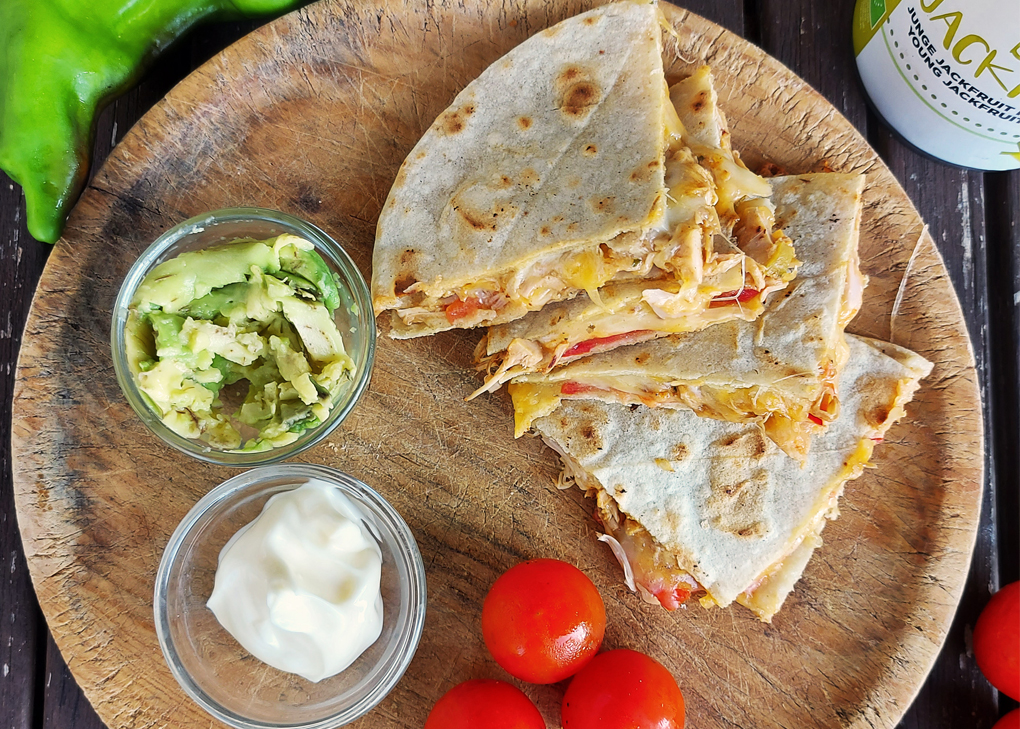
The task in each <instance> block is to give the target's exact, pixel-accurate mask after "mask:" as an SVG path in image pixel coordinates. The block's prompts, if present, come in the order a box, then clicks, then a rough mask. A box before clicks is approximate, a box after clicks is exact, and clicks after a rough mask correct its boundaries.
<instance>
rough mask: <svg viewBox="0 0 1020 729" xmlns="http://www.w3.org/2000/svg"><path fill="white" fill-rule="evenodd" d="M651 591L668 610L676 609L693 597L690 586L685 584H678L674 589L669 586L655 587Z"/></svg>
mask: <svg viewBox="0 0 1020 729" xmlns="http://www.w3.org/2000/svg"><path fill="white" fill-rule="evenodd" d="M651 593H652V595H654V596H655V599H656V600H658V601H659V604H660V605H662V607H664V608H666V609H667V610H676V609H677V608H678V607H680V606H681V605H683V604H684V603H685V602H687V601H688V600H689V599H690V597H691V590H690V588H689V587H687V586H686V585H683V584H681V585H676V586H675V587H673V588H672V589H669V588H668V587H663V588H661V589H653V590H651Z"/></svg>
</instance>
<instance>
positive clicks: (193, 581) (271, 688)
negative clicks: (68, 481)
mask: <svg viewBox="0 0 1020 729" xmlns="http://www.w3.org/2000/svg"><path fill="white" fill-rule="evenodd" d="M310 479H318V480H321V481H325V482H327V483H329V484H331V485H332V486H334V487H336V488H337V489H339V490H340V492H341V493H342V494H343V495H344V496H346V497H347V498H349V499H350V500H351V501H353V502H354V504H355V506H357V507H358V509H359V510H360V511H361V512H362V514H363V515H364V517H365V521H366V526H367V527H368V529H369V531H370V532H371V533H372V534H373V536H374V537H375V538H376V540H377V541H378V543H379V547H380V549H381V552H382V559H383V563H382V583H381V588H382V598H383V628H382V634H381V635H380V636H379V639H378V640H376V642H375V643H373V644H372V645H371V646H370V647H369V648H368V650H366V651H365V652H364V653H363V654H362V655H361V656H360V657H359V658H358V659H357V660H355V662H354V663H353V664H352V665H351V666H349V667H348V668H347V669H345V670H343V671H341V672H340V673H338V674H336V675H335V676H331V677H329V678H326V679H323V680H322V681H319V682H318V683H312V682H311V681H307V680H305V679H303V678H301V677H300V676H297V675H294V674H290V673H285V672H283V671H279V670H277V669H275V668H272V667H270V666H267V665H266V664H264V663H262V662H261V661H259V660H258V659H256V658H254V657H253V656H251V655H250V654H249V653H248V652H247V651H245V650H244V649H243V648H242V647H241V646H240V645H239V644H238V643H237V641H235V640H234V639H233V637H231V636H230V634H228V633H227V632H226V630H224V629H223V627H222V626H221V625H220V624H219V622H218V621H217V620H216V617H215V615H213V613H212V611H211V610H209V608H208V607H206V601H207V600H208V599H209V595H210V594H211V593H212V589H213V582H214V578H215V574H216V566H217V563H218V559H219V554H220V550H221V549H222V548H223V546H224V545H225V544H226V543H227V541H228V540H229V539H230V538H231V537H232V536H233V535H234V534H235V533H236V532H237V531H238V530H239V529H240V528H241V527H243V526H245V525H246V524H248V523H249V522H251V521H253V520H254V519H255V518H256V517H257V516H258V515H259V514H260V513H261V511H262V507H263V506H264V505H265V503H266V502H267V501H268V500H269V499H270V498H271V497H272V496H274V495H275V494H278V493H281V492H283V491H288V490H291V489H295V488H297V487H299V486H300V485H301V484H303V483H305V482H307V481H308V480H310ZM425 605H426V586H425V568H424V564H423V563H422V558H421V553H420V552H419V550H418V545H417V544H416V543H415V540H414V536H413V535H412V534H411V530H410V529H409V528H408V526H407V524H406V523H405V522H404V520H403V519H401V517H400V515H399V514H397V512H396V511H395V510H394V509H393V507H392V506H391V505H390V504H389V503H388V502H387V501H386V500H385V499H383V498H382V497H381V496H380V495H379V494H378V493H376V492H375V491H373V490H372V489H371V488H369V487H368V486H366V485H365V484H364V483H362V482H361V481H358V480H357V479H355V478H353V477H351V476H348V475H347V474H345V473H342V472H340V471H336V470H334V469H331V468H327V467H325V466H316V465H310V464H300V463H281V464H277V465H274V466H265V467H262V468H255V469H252V470H250V471H246V472H244V473H242V474H240V475H238V476H235V477H233V478H231V479H229V480H227V481H225V482H224V483H222V484H220V485H219V486H217V487H216V488H214V489H213V490H212V491H210V492H209V493H208V494H207V495H206V496H205V497H203V498H202V499H201V500H200V501H199V502H198V503H197V504H196V505H195V506H194V508H192V509H191V511H190V512H189V513H188V515H187V516H186V517H184V519H183V520H182V521H181V523H180V525H179V526H178V527H177V529H176V531H174V533H173V535H172V536H171V537H170V541H169V543H168V544H167V547H166V550H165V551H164V553H163V558H162V560H161V561H160V565H159V570H158V572H157V574H156V589H155V599H154V612H155V620H156V635H157V637H158V639H159V644H160V647H161V648H162V649H163V655H164V656H165V658H166V661H167V664H168V665H169V666H170V670H171V672H172V673H173V674H174V677H175V678H176V679H177V681H178V682H179V683H180V685H181V687H182V688H183V689H184V690H185V692H187V694H188V695H189V696H190V697H191V698H192V699H194V700H195V701H196V702H197V703H198V704H199V705H200V706H201V707H202V708H204V709H205V710H206V711H208V712H209V713H210V714H212V715H213V716H215V717H216V718H217V719H219V720H220V721H222V722H224V723H226V724H228V725H229V726H232V727H235V728H236V729H269V728H270V727H272V728H273V729H334V727H339V726H341V725H343V724H347V723H349V722H351V721H354V720H355V719H356V718H358V717H359V716H362V715H363V714H365V713H366V712H367V711H369V710H370V709H371V708H372V707H374V706H375V705H376V704H378V703H379V702H380V701H381V700H382V699H383V698H384V697H385V696H386V694H387V693H389V691H390V690H391V689H392V688H393V687H394V686H395V685H396V684H397V681H399V680H400V677H401V676H402V675H403V674H404V671H405V670H406V669H407V666H408V665H409V664H410V662H411V659H412V658H413V657H414V653H415V650H416V649H417V647H418V641H419V639H420V637H421V633H422V628H423V626H424V622H425Z"/></svg>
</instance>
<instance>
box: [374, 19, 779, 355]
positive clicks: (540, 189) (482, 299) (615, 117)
mask: <svg viewBox="0 0 1020 729" xmlns="http://www.w3.org/2000/svg"><path fill="white" fill-rule="evenodd" d="M662 22H664V21H662V18H661V14H660V11H659V10H658V8H657V7H656V6H655V5H654V4H649V3H638V2H622V3H616V4H611V5H606V6H603V7H600V8H596V9H594V10H592V11H589V12H587V13H584V14H582V15H578V16H575V17H573V18H569V19H567V20H565V21H563V22H561V23H559V24H557V25H555V26H553V27H551V28H549V29H548V30H545V31H542V32H541V33H538V34H537V35H535V36H533V37H531V38H530V39H528V40H527V41H525V42H524V43H522V44H521V45H519V46H517V47H516V48H514V49H513V50H511V51H510V52H509V53H507V54H506V55H505V56H504V57H503V58H501V59H500V60H498V61H496V62H495V63H494V64H492V65H491V66H490V67H489V68H487V69H486V70H485V71H484V72H483V73H482V74H481V76H479V77H478V79H476V80H475V81H473V82H472V83H471V84H469V85H468V86H467V87H466V88H465V89H464V90H463V91H462V92H461V93H460V94H459V95H458V96H457V98H456V99H455V100H454V102H453V104H452V105H451V106H450V107H449V108H448V109H447V110H446V111H445V112H443V113H442V114H441V115H440V116H439V118H438V119H436V121H435V123H433V125H432V126H431V127H430V128H429V130H428V131H427V132H426V133H425V135H424V136H423V137H422V138H421V140H420V141H419V142H418V144H417V145H416V146H415V148H414V150H412V152H411V154H410V155H409V156H408V157H407V159H406V160H405V161H404V163H403V165H402V166H401V168H400V171H399V173H398V175H397V179H396V181H395V183H394V185H393V188H392V189H391V190H390V194H389V196H388V198H387V200H386V203H385V204H384V206H383V210H382V213H381V214H380V218H379V225H378V228H377V231H376V244H375V251H374V254H373V262H372V268H373V273H372V295H373V307H374V309H375V312H376V314H377V315H379V316H380V320H381V321H383V322H385V323H388V325H389V328H390V334H391V336H393V337H396V338H405V337H414V336H422V335H427V334H433V333H436V332H439V331H443V330H446V329H451V328H455V327H456V328H470V327H477V326H489V325H495V324H500V323H505V322H509V321H513V320H515V319H519V318H520V317H522V316H524V315H525V314H527V313H528V312H530V311H537V310H540V309H541V308H542V307H543V306H545V305H546V304H548V303H550V302H555V301H561V300H566V299H570V298H573V297H574V296H576V295H577V294H578V293H580V292H582V291H583V292H587V293H588V295H589V296H590V297H591V300H592V301H594V302H596V303H598V302H599V300H600V298H599V293H598V289H599V288H600V287H601V286H603V285H604V284H605V283H607V282H609V281H611V280H617V281H618V280H626V279H655V280H661V281H667V282H676V283H679V284H680V286H679V287H673V289H670V288H669V287H666V289H664V290H667V291H669V292H670V296H672V300H671V302H663V303H662V304H661V306H667V305H668V306H672V307H673V308H674V309H676V310H679V311H681V314H680V315H682V316H694V317H696V316H697V315H698V314H699V313H700V312H702V311H705V310H708V309H709V308H710V307H712V306H713V304H714V305H716V306H719V305H721V304H725V303H726V302H727V301H730V302H732V305H733V308H734V310H735V312H736V314H735V315H741V316H753V315H755V314H757V313H760V307H758V308H757V309H755V307H754V306H753V305H752V304H751V303H749V302H748V301H747V298H746V297H745V298H742V297H744V292H745V291H750V290H751V289H754V290H755V291H756V292H758V293H760V294H761V295H764V293H762V292H764V291H765V290H766V289H775V288H777V287H780V286H782V285H783V284H784V283H785V281H786V280H788V279H789V278H792V276H793V274H794V270H793V253H792V248H791V249H790V250H789V251H787V252H786V253H784V254H782V255H776V256H772V254H771V252H770V253H766V254H765V255H764V256H759V257H757V258H756V257H752V256H747V255H745V254H744V253H743V252H742V251H741V250H740V249H739V248H738V247H737V246H734V245H713V238H715V237H716V236H717V235H718V234H719V233H720V232H723V231H724V228H723V224H722V223H721V222H720V220H719V218H718V213H717V211H716V209H715V205H716V203H717V202H718V200H719V199H720V197H723V195H720V193H719V187H720V185H723V186H725V187H726V191H725V197H726V198H727V199H729V198H732V199H737V198H740V199H743V198H746V197H749V196H755V195H759V196H761V195H768V194H769V192H770V187H769V184H768V182H767V181H765V180H764V179H762V178H760V177H758V176H757V175H754V174H753V173H751V172H750V171H748V170H747V169H746V168H745V167H743V166H742V165H741V164H740V163H739V158H737V157H736V156H735V155H734V153H733V152H732V150H731V149H729V147H728V139H727V138H726V136H725V135H724V134H723V133H722V132H721V131H719V130H716V132H717V134H716V136H717V137H718V139H716V140H715V141H717V142H718V144H719V145H724V144H725V146H719V147H718V150H717V151H718V155H716V156H714V157H713V156H712V155H713V154H715V152H713V150H715V149H716V148H715V147H711V145H708V146H705V149H706V150H707V151H706V152H705V154H708V155H709V156H710V157H712V159H714V160H716V161H717V162H718V164H717V165H716V169H714V170H712V169H709V168H708V167H706V166H703V165H701V164H700V163H699V162H698V159H697V157H696V156H695V154H694V153H693V152H692V151H691V149H690V148H688V147H687V146H686V144H685V143H684V142H683V137H684V126H683V124H682V123H681V122H680V119H679V117H678V115H677V110H676V109H675V108H674V106H673V103H672V102H671V101H670V97H669V94H668V89H667V87H666V82H665V78H664V75H663V69H662V57H661V54H662V40H661V34H662V28H661V27H660V23H662ZM709 82H710V80H709ZM713 99H714V97H713ZM706 106H707V105H706ZM711 107H712V109H713V113H714V111H717V109H715V107H714V103H713V104H712V105H711ZM698 112H699V113H706V112H704V111H702V109H701V107H699V108H698ZM692 113H694V112H692ZM694 118H700V117H694ZM692 119H693V118H692ZM710 121H711V122H712V123H713V124H716V125H719V124H722V125H724V121H723V119H722V116H721V114H720V115H717V116H716V117H715V118H712V119H711V120H710ZM703 136H704V135H703ZM707 141H708V142H711V141H712V140H707ZM699 144H700V143H699ZM702 146H704V145H702ZM700 148H701V147H700V146H699V149H700ZM717 158H718V159H717ZM720 181H722V182H720ZM779 243H781V244H784V245H787V247H788V240H783V239H779ZM779 243H777V244H775V245H771V244H766V246H765V247H766V248H768V249H769V250H770V251H771V249H772V248H774V247H776V246H778V245H779ZM759 258H762V259H763V260H762V261H760V260H759ZM768 258H776V259H777V260H778V259H782V260H781V262H780V265H778V266H773V267H772V268H771V269H770V268H769V266H768V265H766V264H767V260H766V259H768ZM763 261H764V262H763ZM784 264H785V265H784ZM384 315H385V316H384Z"/></svg>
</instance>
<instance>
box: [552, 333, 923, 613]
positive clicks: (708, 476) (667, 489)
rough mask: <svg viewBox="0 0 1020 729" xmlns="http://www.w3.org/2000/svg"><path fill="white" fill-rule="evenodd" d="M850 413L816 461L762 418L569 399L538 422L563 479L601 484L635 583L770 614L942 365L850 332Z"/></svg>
mask: <svg viewBox="0 0 1020 729" xmlns="http://www.w3.org/2000/svg"><path fill="white" fill-rule="evenodd" d="M848 339H849V346H850V350H851V356H850V361H849V363H848V364H847V366H846V368H845V369H844V371H843V374H842V377H841V380H840V389H841V392H842V393H843V411H844V412H843V415H842V416H841V417H840V418H839V420H837V421H836V422H835V423H833V424H832V425H830V426H829V428H828V430H827V431H826V432H825V433H824V434H823V435H821V436H819V437H818V438H817V439H816V443H815V447H814V448H813V449H812V452H811V455H810V457H809V458H808V460H807V463H806V465H805V467H804V468H800V467H799V466H798V465H797V464H796V463H795V462H793V461H791V460H790V459H789V458H787V457H786V456H785V455H784V454H783V453H782V452H781V451H780V450H779V448H778V447H777V446H775V445H774V444H773V443H771V442H770V441H769V440H768V439H766V438H764V437H763V435H762V433H761V431H760V429H759V428H758V427H757V426H756V425H754V424H737V423H728V422H724V421H719V420H712V419H707V418H700V417H698V416H697V415H695V414H694V413H692V412H689V411H683V410H668V409H652V408H646V407H643V406H627V405H621V404H618V403H605V402H600V401H583V402H581V401H577V402H565V403H563V404H562V406H561V407H560V408H559V409H557V410H556V411H555V412H554V413H553V414H551V415H549V416H546V417H543V418H540V419H538V420H536V421H535V429H536V430H537V431H538V432H539V433H540V434H541V436H542V437H543V439H544V440H545V442H546V443H547V444H549V446H550V447H552V448H553V449H554V450H555V451H557V453H559V455H560V456H561V458H562V460H563V464H564V471H563V474H562V475H561V480H563V481H565V482H567V483H571V482H572V483H574V484H576V485H577V486H579V487H581V488H582V489H584V490H586V491H587V492H588V493H589V495H594V496H595V498H596V503H597V506H598V515H599V518H600V520H601V521H602V524H603V526H604V528H605V530H606V536H605V537H604V540H605V541H609V543H610V544H611V546H612V547H613V551H614V553H615V554H616V555H617V557H618V558H619V559H620V561H621V563H622V565H623V567H624V571H625V576H626V579H627V581H628V584H629V586H630V587H631V589H634V590H636V591H638V592H640V593H641V594H642V596H643V597H645V599H647V600H648V601H651V602H657V603H659V604H661V605H662V606H663V607H665V608H667V609H675V608H677V607H679V605H681V604H683V603H684V602H685V601H686V600H687V599H688V598H689V597H690V596H691V595H694V594H700V595H702V603H703V604H705V605H719V606H723V607H725V606H728V605H730V604H731V603H732V602H734V601H737V602H738V603H740V604H742V605H744V606H746V607H748V608H749V609H751V610H752V611H754V613H755V614H756V615H757V616H758V617H759V618H760V619H761V620H763V621H766V622H768V621H770V620H771V618H772V616H773V615H775V613H776V611H778V610H779V608H780V607H781V606H782V604H783V601H784V600H785V598H786V596H787V595H788V594H789V592H790V591H791V590H792V588H793V585H794V583H795V582H796V581H797V580H798V579H799V577H800V575H801V573H802V571H803V569H804V566H805V565H806V564H807V561H808V559H809V558H810V556H811V553H812V552H813V550H814V549H815V548H816V547H817V546H818V545H819V544H820V536H819V535H820V533H821V531H822V528H823V527H824V525H825V522H826V520H827V519H834V518H835V517H836V516H837V514H838V510H837V501H838V498H839V496H840V494H841V493H842V491H843V487H844V485H845V483H846V482H847V481H848V480H850V479H853V478H857V477H858V476H860V474H861V473H862V472H863V470H864V468H865V467H866V466H867V465H868V463H869V460H870V459H871V456H872V450H873V449H874V447H875V445H876V443H878V442H880V441H881V440H882V439H883V437H884V436H885V433H886V431H887V430H888V428H889V427H890V426H891V425H892V424H893V423H894V422H896V421H897V420H898V419H899V418H901V417H903V415H904V408H905V406H906V404H907V403H908V402H909V401H910V400H911V398H912V397H913V394H914V392H915V391H916V390H917V388H918V382H919V380H920V379H921V378H922V377H924V376H926V375H927V374H928V373H929V372H930V371H931V367H932V365H931V363H929V362H928V361H927V360H925V359H924V358H922V357H920V356H919V355H917V354H914V353H913V352H910V351H909V350H906V349H903V348H901V347H897V346H896V345H892V344H887V343H884V342H876V341H874V340H869V339H865V338H860V337H853V336H850V337H849V338H848Z"/></svg>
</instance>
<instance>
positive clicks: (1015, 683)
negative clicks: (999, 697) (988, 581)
mask: <svg viewBox="0 0 1020 729" xmlns="http://www.w3.org/2000/svg"><path fill="white" fill-rule="evenodd" d="M974 658H975V659H976V660H977V664H978V668H980V669H981V673H983V674H985V678H987V679H988V682H989V683H990V684H992V686H994V687H995V688H997V689H999V691H1001V692H1002V693H1004V694H1006V696H1009V697H1010V698H1013V699H1017V700H1018V701H1020V582H1013V583H1011V584H1009V585H1006V586H1005V587H1003V588H1002V589H1001V590H999V591H998V592H997V593H995V594H994V595H992V599H991V600H989V601H988V604H987V605H986V606H985V609H984V610H982V611H981V616H980V617H979V618H978V621H977V623H976V624H975V625H974Z"/></svg>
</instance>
